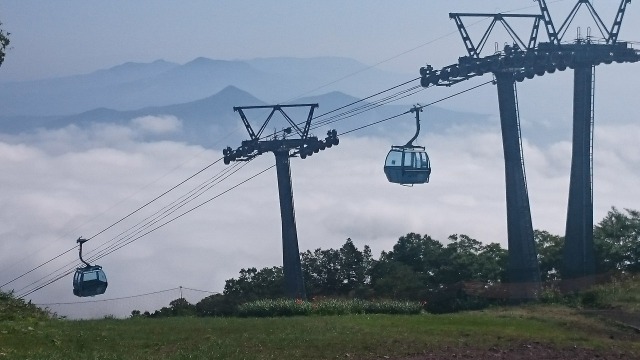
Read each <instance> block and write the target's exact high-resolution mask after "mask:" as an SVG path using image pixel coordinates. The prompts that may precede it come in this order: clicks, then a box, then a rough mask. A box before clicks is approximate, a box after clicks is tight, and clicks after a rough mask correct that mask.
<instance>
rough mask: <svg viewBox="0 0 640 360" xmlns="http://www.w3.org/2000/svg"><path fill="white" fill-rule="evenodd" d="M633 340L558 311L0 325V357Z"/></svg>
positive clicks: (312, 354)
mask: <svg viewBox="0 0 640 360" xmlns="http://www.w3.org/2000/svg"><path fill="white" fill-rule="evenodd" d="M638 340H640V338H639V337H638V335H637V334H635V333H634V332H633V331H631V330H629V329H627V328H624V327H621V326H618V325H616V324H615V323H613V322H609V321H606V320H602V319H599V318H597V317H594V316H590V315H581V314H580V313H579V312H577V311H576V310H572V309H569V308H566V307H561V306H555V305H552V306H541V305H536V306H525V307H518V308H499V309H491V310H486V311H478V312H468V313H458V314H451V315H429V314H420V315H349V316H307V317H288V318H260V319H256V318H163V319H124V320H117V319H103V320H90V321H89V320H84V321H70V320H45V321H43V320H33V319H32V320H20V321H2V322H0V359H2V358H6V359H328V358H356V359H361V358H366V359H369V358H380V357H382V358H384V357H385V356H386V357H388V358H402V357H406V356H410V355H414V354H420V353H422V352H425V351H442V350H443V349H489V348H494V347H495V348H504V347H510V346H514V345H517V344H527V343H536V344H538V343H540V344H544V345H545V346H548V347H552V348H558V349H567V348H573V347H578V348H588V349H596V350H598V351H601V352H603V353H606V352H607V351H609V350H612V349H613V350H615V351H622V352H625V353H627V354H629V356H632V354H640V344H639V342H638Z"/></svg>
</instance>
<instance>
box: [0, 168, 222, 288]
mask: <svg viewBox="0 0 640 360" xmlns="http://www.w3.org/2000/svg"><path fill="white" fill-rule="evenodd" d="M222 159H223V158H219V159H218V160H216V161H214V162H213V163H211V164H209V165H207V166H205V167H204V168H202V169H201V170H199V171H198V172H196V173H195V174H193V175H191V176H189V177H188V178H186V179H185V180H183V181H181V182H180V183H179V184H177V185H175V186H173V187H172V188H170V189H169V190H167V191H165V192H163V193H162V194H160V195H158V196H156V197H155V198H154V199H152V200H150V201H148V202H147V203H146V204H144V205H142V206H140V207H139V208H137V209H135V210H134V211H132V212H130V213H129V214H127V215H126V216H124V217H122V218H121V219H120V220H118V221H116V222H115V223H113V224H111V225H109V226H107V227H106V228H104V229H103V230H101V231H99V232H98V233H97V234H95V235H93V236H91V237H90V238H88V239H87V241H88V240H91V239H93V238H95V237H96V236H98V235H100V234H102V233H104V232H105V231H107V230H109V229H111V228H112V227H114V226H116V225H117V224H119V223H121V222H123V221H124V220H126V219H127V218H129V217H131V216H133V215H134V214H135V213H137V212H139V211H140V210H142V209H144V208H145V207H147V206H149V205H150V204H152V203H153V202H155V201H157V200H158V199H160V198H161V197H163V196H165V195H167V194H168V193H170V192H171V191H173V190H175V189H176V188H177V187H179V186H181V185H182V184H184V183H186V182H187V181H189V180H191V179H193V178H194V177H195V176H197V175H199V174H201V173H202V172H204V171H205V170H207V169H208V168H210V167H211V166H213V165H215V164H216V163H218V162H220V161H221V160H222ZM75 249H76V246H74V247H72V248H69V249H68V250H66V251H64V252H62V253H60V254H58V255H56V256H54V257H53V258H51V259H49V260H47V261H46V262H44V263H42V264H40V265H38V266H36V267H34V268H32V269H31V270H29V271H27V272H25V273H23V274H22V275H20V276H18V277H16V278H13V279H11V280H9V281H8V282H6V283H4V284H2V285H0V288H3V287H4V286H6V285H9V284H11V283H13V282H14V281H16V280H18V279H21V278H22V277H24V276H26V275H28V274H30V273H32V272H33V271H35V270H37V269H39V268H41V267H43V266H44V265H46V264H48V263H50V262H52V261H54V260H56V259H58V258H60V257H62V256H63V255H65V254H68V253H69V252H71V251H73V250H75Z"/></svg>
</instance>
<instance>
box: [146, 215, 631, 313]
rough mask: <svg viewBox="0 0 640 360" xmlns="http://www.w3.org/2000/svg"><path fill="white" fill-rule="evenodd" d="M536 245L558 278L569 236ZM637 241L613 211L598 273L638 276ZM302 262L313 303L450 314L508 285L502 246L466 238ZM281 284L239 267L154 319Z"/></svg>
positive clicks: (230, 308)
mask: <svg viewBox="0 0 640 360" xmlns="http://www.w3.org/2000/svg"><path fill="white" fill-rule="evenodd" d="M534 239H535V242H536V247H537V250H538V261H539V264H540V271H541V275H542V280H543V281H556V280H561V279H562V272H561V269H562V248H563V245H564V238H563V237H562V236H558V235H553V234H551V233H549V232H547V231H542V230H536V231H534ZM639 240H640V212H639V211H635V210H629V209H625V210H624V212H621V211H618V210H617V209H616V208H612V209H611V210H610V211H609V212H608V213H607V215H606V216H605V217H604V219H602V221H601V222H600V223H598V225H597V226H595V228H594V247H595V250H596V251H595V252H596V258H597V264H598V271H599V272H600V273H606V272H623V273H634V272H639V271H640V246H638V245H639ZM300 257H301V263H302V270H303V274H304V280H305V286H306V289H307V293H308V296H309V298H317V297H320V298H323V297H330V298H336V297H338V298H358V299H391V300H414V301H422V302H424V304H425V308H427V310H429V311H432V312H448V311H456V310H462V309H473V308H480V307H483V306H486V304H487V299H486V297H482V296H476V295H477V293H478V291H479V292H483V291H486V290H487V289H491V288H494V289H496V291H497V292H495V294H499V291H501V290H500V286H494V285H497V284H500V283H503V282H505V281H506V268H507V257H508V253H507V250H506V249H503V248H502V247H501V246H500V244H498V243H490V244H483V243H482V242H480V241H478V240H476V239H473V238H471V237H470V236H468V235H464V234H454V235H451V236H449V237H448V238H447V240H446V241H438V240H436V239H434V238H432V237H431V236H429V235H420V234H416V233H408V234H407V235H404V236H401V237H400V238H399V239H398V241H397V242H396V243H395V245H393V248H392V249H391V250H390V251H383V252H382V253H381V254H380V257H379V258H378V259H377V260H375V259H374V258H373V256H372V254H371V249H370V248H369V246H367V245H364V246H363V248H362V250H360V249H358V248H357V247H356V245H355V244H354V242H353V240H351V239H347V240H346V241H345V243H344V245H342V246H341V247H340V248H339V249H325V250H323V249H320V248H318V249H315V250H313V251H310V250H308V251H305V252H303V253H301V254H300ZM283 285H284V284H283V273H282V267H278V266H274V267H267V268H263V269H261V270H258V269H256V268H248V269H242V270H240V273H239V276H238V277H237V278H232V279H229V280H227V281H226V283H225V288H224V293H223V294H216V295H212V296H209V297H206V298H204V299H203V300H201V301H200V302H198V303H197V304H196V305H195V306H194V305H191V304H188V303H187V302H186V301H185V300H184V299H180V300H176V301H173V302H171V304H170V307H168V308H163V309H161V310H160V311H156V312H155V313H153V314H150V316H151V317H154V316H176V315H179V314H197V315H201V316H225V315H232V314H234V312H235V311H236V309H237V307H238V305H240V304H243V303H246V302H251V301H255V300H265V299H278V298H283V297H284V291H283ZM470 287H473V289H471V288H470ZM137 314H138V315H139V312H138V313H137Z"/></svg>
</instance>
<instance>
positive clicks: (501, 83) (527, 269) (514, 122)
mask: <svg viewBox="0 0 640 360" xmlns="http://www.w3.org/2000/svg"><path fill="white" fill-rule="evenodd" d="M495 75H496V80H497V87H498V103H499V107H500V124H501V128H502V146H503V149H504V168H505V184H506V192H507V194H506V195H507V236H508V243H509V263H508V268H507V271H508V277H509V283H510V289H511V294H510V295H511V298H512V299H531V298H535V297H536V296H537V292H538V287H539V283H540V269H539V266H538V258H537V254H536V248H535V241H534V239H533V226H532V224H531V209H530V207H529V194H528V192H527V184H526V181H525V175H524V163H523V158H522V153H521V146H520V128H519V120H518V108H517V99H516V95H515V80H514V78H513V75H512V74H511V73H496V74H495Z"/></svg>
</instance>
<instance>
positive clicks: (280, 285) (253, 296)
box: [224, 266, 284, 303]
mask: <svg viewBox="0 0 640 360" xmlns="http://www.w3.org/2000/svg"><path fill="white" fill-rule="evenodd" d="M224 295H227V296H229V297H231V298H233V299H234V300H236V301H237V302H238V303H243V302H248V301H254V300H259V299H277V298H281V297H283V296H284V276H283V273H282V267H281V266H274V267H270V268H263V269H261V270H260V271H258V270H257V269H256V268H254V267H253V268H249V269H242V270H240V276H239V277H238V279H235V278H234V279H229V280H227V281H225V285H224Z"/></svg>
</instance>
